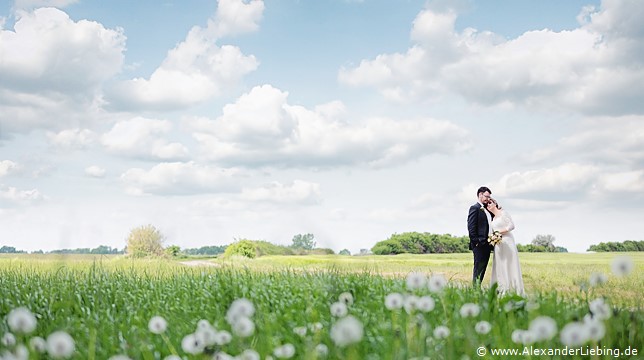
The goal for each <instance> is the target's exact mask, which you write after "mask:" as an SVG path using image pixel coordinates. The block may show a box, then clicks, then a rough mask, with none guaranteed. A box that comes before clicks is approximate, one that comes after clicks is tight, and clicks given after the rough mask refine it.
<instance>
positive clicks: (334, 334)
mask: <svg viewBox="0 0 644 360" xmlns="http://www.w3.org/2000/svg"><path fill="white" fill-rule="evenodd" d="M363 335H364V327H363V325H362V323H361V322H360V320H358V319H356V318H355V317H353V316H351V315H349V316H347V317H344V318H342V319H340V320H338V322H336V323H335V324H333V326H332V327H331V339H332V340H333V342H334V343H335V344H336V345H337V346H339V347H345V346H347V345H351V344H354V343H357V342H360V340H362V336H363Z"/></svg>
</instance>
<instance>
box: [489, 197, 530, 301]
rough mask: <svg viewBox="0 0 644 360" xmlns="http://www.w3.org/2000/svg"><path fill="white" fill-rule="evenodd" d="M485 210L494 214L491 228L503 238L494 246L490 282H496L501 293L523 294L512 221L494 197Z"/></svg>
mask: <svg viewBox="0 0 644 360" xmlns="http://www.w3.org/2000/svg"><path fill="white" fill-rule="evenodd" d="M487 210H488V211H489V212H491V213H492V214H494V219H493V220H492V230H495V231H499V232H500V233H501V235H503V238H502V240H501V242H500V243H498V244H496V245H495V246H494V262H493V263H492V279H491V280H490V283H491V284H495V283H498V284H499V285H498V286H499V287H498V289H499V291H500V292H502V293H507V292H514V293H517V294H519V295H523V294H524V289H523V277H522V275H521V265H520V264H519V252H518V251H517V246H516V244H515V243H514V236H512V230H514V222H512V218H511V217H510V214H508V212H507V211H505V210H503V208H502V207H501V206H499V204H498V203H497V202H496V200H494V199H490V202H489V203H488V204H487Z"/></svg>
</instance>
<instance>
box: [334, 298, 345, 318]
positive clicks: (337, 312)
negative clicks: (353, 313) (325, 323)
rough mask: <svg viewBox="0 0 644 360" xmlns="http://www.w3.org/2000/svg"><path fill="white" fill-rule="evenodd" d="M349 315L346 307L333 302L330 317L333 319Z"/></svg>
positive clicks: (340, 303) (341, 303) (343, 304)
mask: <svg viewBox="0 0 644 360" xmlns="http://www.w3.org/2000/svg"><path fill="white" fill-rule="evenodd" d="M348 313H349V309H348V308H347V305H346V304H345V303H343V302H339V301H338V302H334V303H333V304H331V315H333V316H335V317H343V316H346V315H347V314H348Z"/></svg>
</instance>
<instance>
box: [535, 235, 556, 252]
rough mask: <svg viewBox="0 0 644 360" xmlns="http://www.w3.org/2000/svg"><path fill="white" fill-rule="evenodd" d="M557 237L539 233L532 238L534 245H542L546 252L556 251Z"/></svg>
mask: <svg viewBox="0 0 644 360" xmlns="http://www.w3.org/2000/svg"><path fill="white" fill-rule="evenodd" d="M554 242H555V237H554V236H552V235H550V234H547V235H537V236H536V237H535V238H534V239H533V240H532V245H534V246H541V247H543V248H544V249H545V250H544V251H545V252H554V251H555V245H554Z"/></svg>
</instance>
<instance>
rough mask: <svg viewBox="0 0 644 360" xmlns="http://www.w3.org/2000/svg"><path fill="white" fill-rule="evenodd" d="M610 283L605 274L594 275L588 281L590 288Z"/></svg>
mask: <svg viewBox="0 0 644 360" xmlns="http://www.w3.org/2000/svg"><path fill="white" fill-rule="evenodd" d="M606 282H608V276H606V274H604V273H592V274H590V278H589V279H588V284H590V286H599V285H602V284H605V283H606Z"/></svg>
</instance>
